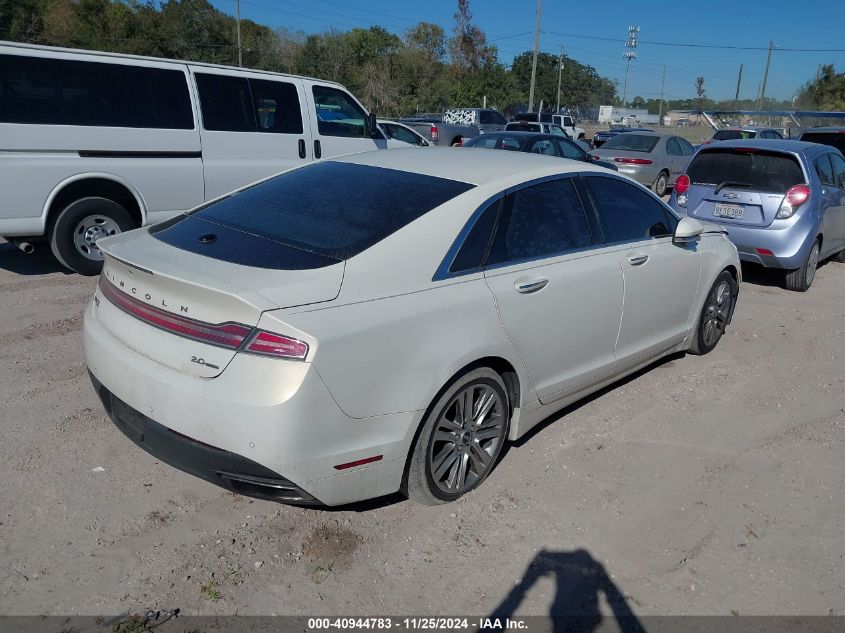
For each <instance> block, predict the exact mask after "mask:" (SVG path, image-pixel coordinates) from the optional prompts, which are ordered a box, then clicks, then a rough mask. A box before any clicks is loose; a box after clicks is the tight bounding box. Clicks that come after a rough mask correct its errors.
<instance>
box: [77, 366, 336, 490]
mask: <svg viewBox="0 0 845 633" xmlns="http://www.w3.org/2000/svg"><path fill="white" fill-rule="evenodd" d="M88 376H89V377H90V378H91V383H92V384H93V385H94V390H95V391H96V392H97V395H98V396H99V398H100V402H102V403H103V407H104V408H105V410H106V413H108V415H109V417H110V418H111V420H112V422H114V424H115V426H116V427H117V428H119V429H120V430H121V431H122V432H123V434H124V435H126V437H128V438H129V439H130V440H132V441H133V442H135V444H137V445H138V446H140V447H141V448H142V449H144V450H145V451H147V452H148V453H149V454H150V455H153V456H154V457H156V458H158V459H160V460H161V461H163V462H164V463H166V464H170V465H171V466H173V467H174V468H178V469H179V470H182V471H184V472H186V473H189V474H191V475H194V476H196V477H200V478H201V479H205V480H206V481H209V482H211V483H213V484H215V485H217V486H220V487H222V488H226V489H227V490H231V491H232V492H237V493H240V494H243V495H247V496H250V497H256V498H258V499H267V500H270V501H281V502H283V503H292V504H298V505H300V504H301V505H310V504H318V503H321V502H320V501H318V500H317V499H315V498H314V497H312V496H311V495H310V494H308V493H307V492H305V491H304V490H302V489H301V488H299V487H298V486H297V485H296V484H294V483H292V482H290V481H288V480H287V479H285V478H284V477H282V476H281V475H279V474H278V473H276V472H273V471H272V470H270V469H269V468H266V467H265V466H262V465H261V464H259V463H257V462H254V461H252V460H251V459H248V458H246V457H244V456H243V455H238V454H237V453H232V452H231V451H226V450H223V449H221V448H216V447H214V446H209V445H208V444H203V443H202V442H198V441H196V440H194V439H191V438H190V437H187V436H185V435H181V434H180V433H177V432H176V431H173V430H171V429H168V428H167V427H166V426H163V425H161V424H159V423H158V422H156V421H155V420H153V419H152V418H148V417H147V416H145V415H144V414H143V413H141V412H140V411H136V410H135V409H133V408H132V407H130V406H129V405H128V404H126V403H125V402H123V401H122V400H121V399H120V398H118V397H117V396H115V395H114V394H113V393H112V392H111V391H109V390H108V389H107V388H106V387H105V386H104V385H103V384H102V383H101V382H100V381H99V380H97V378H96V377H95V376H94V374H92V373H91V372H90V371H89V372H88Z"/></svg>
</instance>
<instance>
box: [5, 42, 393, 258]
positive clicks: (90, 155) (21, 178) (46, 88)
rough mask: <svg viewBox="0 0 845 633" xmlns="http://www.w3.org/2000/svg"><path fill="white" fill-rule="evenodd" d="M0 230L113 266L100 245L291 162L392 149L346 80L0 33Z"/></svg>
mask: <svg viewBox="0 0 845 633" xmlns="http://www.w3.org/2000/svg"><path fill="white" fill-rule="evenodd" d="M0 86H2V88H0V91H2V92H0V95H2V96H0V101H2V106H0V189H2V191H3V192H4V194H3V198H2V201H0V235H2V236H5V237H6V238H7V239H10V240H12V241H14V242H16V243H17V244H18V245H19V247H21V248H22V250H24V251H27V252H31V251H32V249H33V243H34V242H36V241H37V240H39V239H41V238H43V239H45V240H46V241H47V242H48V243H49V244H50V248H51V250H52V251H53V254H54V255H55V256H56V258H57V259H58V260H59V262H60V263H61V264H62V265H63V266H65V267H67V268H70V269H71V270H75V271H77V272H79V273H82V274H86V275H94V274H97V273H98V272H99V271H100V268H101V267H102V264H103V256H102V254H101V253H100V251H99V249H98V248H97V241H98V240H99V239H100V238H101V237H103V236H105V235H114V234H116V233H120V232H122V231H127V230H129V229H133V228H136V227H139V226H143V225H145V224H151V223H154V222H158V221H161V220H165V219H167V218H169V217H171V216H173V215H174V214H177V213H179V212H180V211H183V210H185V209H190V208H191V207H194V206H196V205H198V204H200V203H202V202H204V201H207V200H211V199H213V198H216V197H218V196H220V195H222V194H225V193H227V192H229V191H231V190H233V189H236V188H238V187H242V186H243V185H246V184H248V183H251V182H254V181H256V180H259V179H261V178H266V177H268V176H270V175H272V174H275V173H278V172H280V171H282V170H284V169H287V168H289V167H293V166H295V165H298V164H302V163H307V162H311V161H314V160H317V159H320V158H328V157H331V156H338V155H341V154H349V153H350V152H362V151H367V150H375V149H385V148H387V147H389V146H390V145H391V144H392V145H393V146H397V145H399V143H398V142H395V141H388V140H387V139H386V138H385V137H384V135H383V134H382V133H381V131H380V130H379V129H378V127H377V125H376V120H375V117H374V116H372V115H370V114H368V113H367V111H366V110H365V109H364V107H363V106H362V105H361V104H360V103H359V102H358V100H357V99H355V97H353V96H352V95H351V94H350V93H349V92H348V91H347V90H346V89H345V88H344V87H343V86H341V85H339V84H336V83H332V82H326V81H318V80H315V79H307V78H305V77H295V76H291V75H281V74H278V73H270V72H263V71H247V70H243V69H240V68H229V67H226V66H215V65H212V64H200V63H194V62H177V61H171V60H165V59H158V58H145V57H137V56H130V55H116V54H111V53H101V52H95V51H79V50H70V49H59V48H51V47H46V46H34V45H29V44H15V43H11V42H0Z"/></svg>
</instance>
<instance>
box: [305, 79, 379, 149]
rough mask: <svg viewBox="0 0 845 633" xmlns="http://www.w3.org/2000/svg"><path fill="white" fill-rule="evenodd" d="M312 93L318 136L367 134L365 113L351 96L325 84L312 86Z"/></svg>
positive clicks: (362, 135)
mask: <svg viewBox="0 0 845 633" xmlns="http://www.w3.org/2000/svg"><path fill="white" fill-rule="evenodd" d="M313 94H314V107H315V108H316V109H317V128H318V130H319V131H320V136H346V137H353V138H364V137H366V136H367V125H366V122H365V121H366V116H367V115H366V113H365V112H364V110H363V109H362V108H361V106H359V105H358V104H357V103H355V101H354V100H353V99H352V97H350V96H349V95H348V94H346V93H345V92H343V91H342V90H337V89H336V88H329V87H327V86H314V88H313Z"/></svg>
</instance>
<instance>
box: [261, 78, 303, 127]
mask: <svg viewBox="0 0 845 633" xmlns="http://www.w3.org/2000/svg"><path fill="white" fill-rule="evenodd" d="M249 87H250V89H251V91H252V100H253V104H254V105H255V114H256V122H257V124H258V131H259V132H274V133H277V134H302V111H301V110H300V109H299V95H298V94H297V92H296V86H294V85H293V84H291V83H288V82H286V81H266V80H264V79H250V80H249Z"/></svg>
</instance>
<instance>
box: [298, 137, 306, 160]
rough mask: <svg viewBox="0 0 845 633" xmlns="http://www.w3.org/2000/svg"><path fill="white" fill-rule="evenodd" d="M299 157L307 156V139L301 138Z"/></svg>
mask: <svg viewBox="0 0 845 633" xmlns="http://www.w3.org/2000/svg"><path fill="white" fill-rule="evenodd" d="M299 157H300V158H305V139H304V138H301V139H299Z"/></svg>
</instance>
